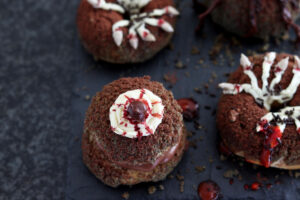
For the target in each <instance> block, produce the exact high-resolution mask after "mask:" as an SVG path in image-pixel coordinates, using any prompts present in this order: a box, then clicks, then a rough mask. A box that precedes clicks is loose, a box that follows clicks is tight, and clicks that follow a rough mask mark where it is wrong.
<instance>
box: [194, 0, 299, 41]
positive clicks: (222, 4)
mask: <svg viewBox="0 0 300 200" xmlns="http://www.w3.org/2000/svg"><path fill="white" fill-rule="evenodd" d="M194 1H195V2H198V1H197V0H194ZM204 5H205V6H206V7H207V10H206V12H204V13H202V14H200V15H199V19H200V23H203V20H204V18H205V17H206V16H207V15H209V14H211V16H212V20H213V21H214V22H215V23H216V24H218V25H221V26H222V27H223V28H225V29H226V30H227V31H229V32H232V33H235V34H237V35H239V36H242V37H257V38H262V39H265V38H268V37H270V36H272V37H280V36H282V35H283V34H284V33H286V32H287V31H288V29H289V27H292V28H293V29H294V30H295V32H296V35H297V37H298V40H299V39H300V26H299V25H297V24H296V23H295V20H296V19H297V18H298V17H299V14H300V9H299V6H300V0H243V1H241V0H205V1H204Z"/></svg>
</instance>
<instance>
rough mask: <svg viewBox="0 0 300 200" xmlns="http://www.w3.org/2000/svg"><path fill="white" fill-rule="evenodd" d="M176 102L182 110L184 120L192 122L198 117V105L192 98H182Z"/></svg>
mask: <svg viewBox="0 0 300 200" xmlns="http://www.w3.org/2000/svg"><path fill="white" fill-rule="evenodd" d="M177 102H178V104H179V105H180V107H181V108H182V114H183V117H184V119H186V120H188V121H192V120H194V119H196V118H197V117H198V109H199V105H198V103H197V101H195V100H194V99H192V98H182V99H178V100H177Z"/></svg>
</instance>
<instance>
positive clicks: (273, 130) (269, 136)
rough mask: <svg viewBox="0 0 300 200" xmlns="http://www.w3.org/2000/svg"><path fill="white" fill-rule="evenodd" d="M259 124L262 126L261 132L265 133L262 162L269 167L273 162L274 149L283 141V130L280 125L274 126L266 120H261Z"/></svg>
mask: <svg viewBox="0 0 300 200" xmlns="http://www.w3.org/2000/svg"><path fill="white" fill-rule="evenodd" d="M259 125H260V127H261V129H260V133H263V134H264V135H265V140H264V144H263V149H262V152H261V155H260V162H261V164H262V165H263V166H265V167H267V168H268V167H270V164H271V156H272V151H273V149H274V148H275V147H276V146H277V145H279V144H280V142H281V137H282V132H281V131H280V128H279V126H272V125H271V124H270V123H268V122H267V121H266V120H263V121H261V122H260V123H259Z"/></svg>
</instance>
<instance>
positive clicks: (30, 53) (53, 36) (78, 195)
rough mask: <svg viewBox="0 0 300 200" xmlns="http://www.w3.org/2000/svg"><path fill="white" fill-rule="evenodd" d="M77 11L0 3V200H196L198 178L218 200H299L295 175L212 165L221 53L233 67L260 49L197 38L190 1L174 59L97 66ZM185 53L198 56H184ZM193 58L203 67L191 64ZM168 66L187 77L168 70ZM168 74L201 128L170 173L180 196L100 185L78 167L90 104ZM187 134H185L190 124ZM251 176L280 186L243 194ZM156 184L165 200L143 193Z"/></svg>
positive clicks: (60, 5)
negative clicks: (210, 183)
mask: <svg viewBox="0 0 300 200" xmlns="http://www.w3.org/2000/svg"><path fill="white" fill-rule="evenodd" d="M78 3H79V0H76V1H67V0H61V1H47V0H39V1H37V0H1V1H0V94H1V96H0V119H1V123H0V130H1V132H0V161H1V165H0V199H1V200H2V199H4V200H6V199H64V198H66V199H70V200H71V199H74V200H75V199H84V200H92V199H121V194H122V193H123V192H125V191H128V192H129V193H130V199H197V198H198V197H197V192H196V191H195V189H194V188H193V187H195V186H197V185H198V184H199V183H200V182H201V181H203V180H206V179H212V180H214V181H216V182H217V183H218V184H219V185H220V187H221V190H222V194H223V196H224V199H300V181H299V180H298V179H296V178H294V175H295V173H297V172H293V173H292V174H291V173H288V172H287V171H280V170H274V169H269V170H263V169H261V168H258V169H253V167H252V166H251V165H246V166H243V167H241V166H240V165H241V163H240V162H232V161H221V160H220V158H219V153H218V151H217V148H216V146H217V131H216V129H215V118H214V116H213V115H212V113H213V112H214V109H215V108H216V104H217V101H218V98H215V97H213V96H214V95H209V94H217V96H219V95H220V91H219V90H217V89H216V85H217V83H218V82H220V81H224V80H226V77H225V76H224V73H228V72H231V71H233V70H234V67H231V65H230V64H231V62H228V60H231V58H230V55H229V54H228V52H229V50H230V52H232V53H233V60H234V63H235V64H237V63H238V57H239V54H240V52H246V53H247V52H248V53H249V51H248V50H249V49H252V50H260V49H262V47H264V45H263V44H262V43H261V42H259V41H244V42H242V44H241V45H236V44H235V43H234V42H232V38H231V36H224V37H220V36H218V34H219V33H221V29H219V28H217V27H215V26H213V25H212V23H211V22H210V21H208V22H207V24H206V26H205V31H204V33H205V34H203V35H202V36H196V35H195V34H194V28H195V27H196V25H197V19H196V15H195V13H194V12H193V10H192V8H191V7H192V1H191V0H185V1H181V3H180V4H179V7H180V9H181V12H182V15H181V18H180V20H179V21H178V24H177V29H176V34H175V36H174V39H173V44H174V49H173V50H168V49H165V50H163V51H162V52H161V53H160V54H159V55H158V56H156V57H155V58H153V59H152V60H151V61H149V62H147V63H144V64H138V65H132V66H114V65H109V64H107V63H96V62H94V61H93V59H92V57H91V56H89V55H87V53H86V52H85V51H84V49H83V48H82V46H81V45H80V41H79V40H78V36H77V31H76V25H75V17H76V9H77V6H78ZM216 38H219V39H220V38H221V39H220V40H222V41H224V45H223V48H222V49H223V50H222V51H221V53H220V54H219V55H218V56H217V61H218V62H217V63H214V62H213V61H212V60H211V59H210V56H209V51H210V50H211V49H212V46H213V43H214V41H215V40H216ZM242 46H243V47H242ZM193 47H197V48H198V49H199V50H200V53H199V54H197V55H191V53H190V52H191V50H192V48H193ZM263 49H264V48H263ZM224 50H225V51H224ZM226 50H227V51H226ZM269 50H276V51H279V52H281V51H285V52H289V53H296V52H299V50H296V49H295V48H294V45H293V44H292V43H291V42H289V41H286V42H283V43H281V44H279V45H275V43H274V42H273V43H271V45H270V48H269ZM226 52H227V53H226ZM199 59H203V60H204V64H199V63H198V61H199ZM176 60H180V61H181V62H183V64H184V65H186V68H185V69H181V70H179V69H176V68H175V63H176ZM196 66H197V67H196ZM173 73H174V74H176V76H177V77H178V81H177V83H176V84H175V85H174V86H173V87H172V91H173V92H174V95H175V97H176V98H181V97H188V96H194V98H195V99H196V100H197V101H198V102H199V103H200V119H199V122H200V124H201V125H202V126H204V128H203V129H202V130H197V131H195V135H194V136H193V137H192V138H190V140H191V141H194V142H195V144H196V145H197V148H193V147H191V148H190V149H189V150H188V151H187V153H186V154H185V157H184V159H183V160H182V162H181V163H180V165H179V166H178V167H177V168H176V170H175V171H174V172H173V173H172V174H174V175H176V174H181V175H183V176H184V182H185V185H184V192H183V193H181V192H180V191H179V181H178V180H176V178H173V179H167V180H165V181H162V182H160V183H149V184H140V185H137V186H134V187H132V188H129V187H121V188H119V189H112V188H109V187H106V186H104V185H103V184H102V183H101V182H100V181H98V180H97V179H96V178H94V176H93V175H92V174H91V173H89V171H88V170H87V169H86V168H85V167H84V165H83V163H82V161H81V150H80V137H81V134H82V126H83V119H84V113H85V110H86V109H87V107H88V104H89V97H90V96H93V95H94V94H95V93H96V92H97V91H99V90H101V88H102V87H103V85H105V84H107V83H109V82H111V81H112V80H115V79H117V78H119V77H121V76H141V75H151V76H152V78H153V79H154V80H158V81H163V76H164V74H173ZM213 73H216V74H217V75H218V76H217V78H216V79H213V78H212V77H214V76H212V74H213ZM210 80H211V82H210ZM163 82H164V81H163ZM164 83H165V86H167V87H168V86H170V84H169V83H166V82H164ZM207 83H208V84H209V87H208V94H206V93H205V92H203V94H201V95H200V94H197V93H195V92H194V88H195V87H200V88H202V90H203V91H205V89H204V88H205V84H207ZM208 106H209V107H211V109H209V108H208ZM205 107H206V108H205ZM187 126H188V128H189V130H191V131H193V130H194V128H193V124H192V123H187ZM200 137H201V138H203V140H202V141H200V140H199V138H200ZM199 165H201V166H202V165H204V166H206V170H205V171H204V172H202V173H197V172H196V171H195V169H194V167H195V166H199ZM220 168H221V169H220ZM232 169H238V170H239V172H240V175H242V177H243V180H242V181H239V180H238V179H237V178H236V177H235V178H234V183H233V184H232V185H230V184H229V179H225V178H224V177H223V174H224V172H225V171H227V170H232ZM258 172H260V173H261V174H262V176H264V177H268V178H269V179H268V181H265V183H272V184H274V183H275V182H280V184H278V185H274V186H273V187H272V188H271V189H269V190H267V189H266V188H263V189H261V190H259V191H256V192H253V191H245V190H244V189H243V185H244V184H245V183H252V182H253V181H256V180H257V173H258ZM289 174H290V175H289ZM291 175H292V177H290V176H291ZM159 184H162V185H164V187H165V190H164V191H159V190H158V191H157V192H156V193H155V194H152V195H149V194H148V193H147V189H148V187H149V186H158V185H159Z"/></svg>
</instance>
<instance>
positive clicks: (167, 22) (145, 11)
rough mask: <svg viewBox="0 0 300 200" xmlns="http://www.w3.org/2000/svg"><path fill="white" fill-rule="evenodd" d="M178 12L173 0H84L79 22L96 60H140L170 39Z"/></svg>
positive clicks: (80, 8) (126, 61)
mask: <svg viewBox="0 0 300 200" xmlns="http://www.w3.org/2000/svg"><path fill="white" fill-rule="evenodd" d="M177 15H179V12H178V11H177V10H176V9H175V8H174V2H173V0H81V3H80V6H79V9H78V14H77V26H78V31H79V35H80V37H81V40H82V43H83V46H84V47H85V48H86V49H87V50H88V51H89V52H90V53H91V54H93V55H94V58H95V59H96V60H104V61H107V62H111V63H118V64H124V63H137V62H143V61H145V60H148V59H150V58H151V57H153V56H154V55H155V54H156V53H158V52H159V51H160V50H161V49H162V48H164V47H165V46H166V45H167V44H168V43H169V42H170V40H171V37H172V35H173V32H174V28H173V27H174V26H175V21H176V16H177Z"/></svg>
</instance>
